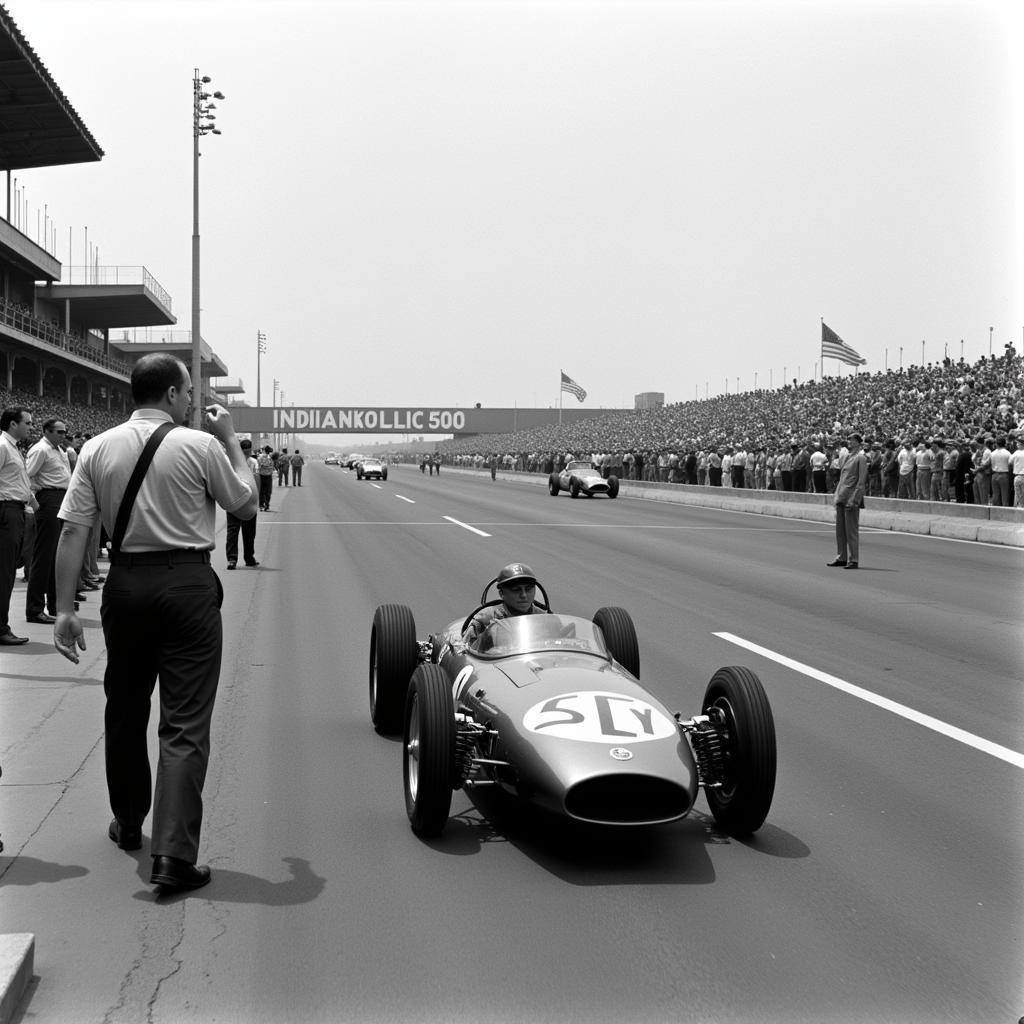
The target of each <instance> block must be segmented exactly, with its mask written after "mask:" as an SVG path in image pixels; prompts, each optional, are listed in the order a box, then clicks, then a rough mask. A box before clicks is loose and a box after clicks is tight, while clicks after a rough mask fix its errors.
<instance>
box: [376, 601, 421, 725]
mask: <svg viewBox="0 0 1024 1024" xmlns="http://www.w3.org/2000/svg"><path fill="white" fill-rule="evenodd" d="M418 661H419V648H418V647H417V644H416V621H415V619H413V615H412V609H410V608H408V607H406V606H405V605H404V604H382V605H381V606H380V607H379V608H378V609H377V610H376V612H374V614H373V629H372V630H371V631H370V721H372V722H373V726H374V728H375V729H376V730H377V732H379V733H380V734H381V735H383V736H394V735H396V734H397V733H399V732H401V731H402V712H403V709H404V708H405V694H406V691H407V690H408V688H409V677H410V676H411V675H412V674H413V671H414V670H415V668H416V665H417V663H418Z"/></svg>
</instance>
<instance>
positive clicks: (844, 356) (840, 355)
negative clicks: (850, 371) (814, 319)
mask: <svg viewBox="0 0 1024 1024" xmlns="http://www.w3.org/2000/svg"><path fill="white" fill-rule="evenodd" d="M821 358H822V359H840V360H842V362H844V363H848V364H849V365H850V366H863V365H864V364H865V363H866V362H867V360H866V359H864V358H863V357H862V356H861V354H860V353H859V352H858V351H857V350H856V349H854V348H852V347H851V346H850V345H847V344H846V342H845V341H843V339H842V338H840V337H839V335H838V334H836V332H835V331H833V330H832V328H831V327H829V326H828V324H826V323H825V321H824V320H822V321H821Z"/></svg>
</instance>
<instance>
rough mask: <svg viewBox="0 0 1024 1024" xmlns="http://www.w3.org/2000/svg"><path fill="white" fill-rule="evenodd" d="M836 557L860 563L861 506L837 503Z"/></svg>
mask: <svg viewBox="0 0 1024 1024" xmlns="http://www.w3.org/2000/svg"><path fill="white" fill-rule="evenodd" d="M836 555H837V556H838V557H839V558H840V559H841V560H843V561H848V562H859V561H860V506H859V505H841V504H839V502H836Z"/></svg>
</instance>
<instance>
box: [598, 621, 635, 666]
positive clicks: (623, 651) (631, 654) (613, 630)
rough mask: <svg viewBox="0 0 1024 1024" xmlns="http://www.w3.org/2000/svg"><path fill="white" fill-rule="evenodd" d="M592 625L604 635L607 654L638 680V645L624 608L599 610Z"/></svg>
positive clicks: (633, 627)
mask: <svg viewBox="0 0 1024 1024" xmlns="http://www.w3.org/2000/svg"><path fill="white" fill-rule="evenodd" d="M594 625H595V626H598V627H599V628H600V630H601V632H602V633H603V634H604V642H605V645H606V646H607V648H608V653H609V654H610V655H611V656H612V657H613V658H614V659H615V660H616V661H617V662H618V663H619V664H620V665H621V666H622V667H623V668H624V669H625V670H626V671H627V672H629V673H631V674H632V675H634V676H636V678H637V679H639V678H640V645H639V643H637V639H636V626H634V625H633V617H632V616H631V615H630V614H629V612H627V611H626V609H625V608H614V607H609V608H599V609H598V610H597V612H596V613H595V614H594Z"/></svg>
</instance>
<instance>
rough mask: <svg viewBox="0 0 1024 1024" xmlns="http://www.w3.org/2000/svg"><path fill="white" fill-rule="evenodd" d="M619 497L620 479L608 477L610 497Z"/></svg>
mask: <svg viewBox="0 0 1024 1024" xmlns="http://www.w3.org/2000/svg"><path fill="white" fill-rule="evenodd" d="M618 496H619V478H618V477H617V476H610V477H608V497H609V498H617V497H618Z"/></svg>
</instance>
